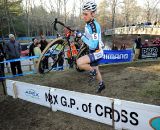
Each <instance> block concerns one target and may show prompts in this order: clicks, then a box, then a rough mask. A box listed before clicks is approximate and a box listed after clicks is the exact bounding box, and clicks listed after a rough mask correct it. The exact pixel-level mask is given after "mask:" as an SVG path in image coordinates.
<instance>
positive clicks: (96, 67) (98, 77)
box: [93, 66, 103, 83]
mask: <svg viewBox="0 0 160 130" xmlns="http://www.w3.org/2000/svg"><path fill="white" fill-rule="evenodd" d="M93 69H95V70H96V72H97V75H96V78H97V80H98V82H99V83H101V82H103V80H102V75H101V73H100V71H99V67H98V66H95V67H93Z"/></svg>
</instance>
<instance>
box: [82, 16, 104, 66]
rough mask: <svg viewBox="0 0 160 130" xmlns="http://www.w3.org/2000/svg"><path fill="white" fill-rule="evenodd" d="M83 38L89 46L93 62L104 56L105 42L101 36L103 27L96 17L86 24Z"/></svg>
mask: <svg viewBox="0 0 160 130" xmlns="http://www.w3.org/2000/svg"><path fill="white" fill-rule="evenodd" d="M81 39H82V41H83V42H84V43H85V44H87V45H88V47H89V50H90V54H89V57H90V60H91V63H92V62H95V61H97V60H99V59H101V58H102V57H103V49H102V47H103V46H104V44H103V42H102V37H101V27H100V25H99V23H98V22H97V21H96V20H95V19H94V20H92V21H91V22H89V23H87V24H86V26H85V34H84V35H83V36H82V38H81Z"/></svg>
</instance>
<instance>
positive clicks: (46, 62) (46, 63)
mask: <svg viewBox="0 0 160 130" xmlns="http://www.w3.org/2000/svg"><path fill="white" fill-rule="evenodd" d="M40 44H41V47H40V49H41V52H43V51H44V49H45V48H46V46H47V45H48V42H47V41H46V38H45V37H44V36H41V41H40ZM43 68H44V69H48V56H45V58H44V60H43Z"/></svg>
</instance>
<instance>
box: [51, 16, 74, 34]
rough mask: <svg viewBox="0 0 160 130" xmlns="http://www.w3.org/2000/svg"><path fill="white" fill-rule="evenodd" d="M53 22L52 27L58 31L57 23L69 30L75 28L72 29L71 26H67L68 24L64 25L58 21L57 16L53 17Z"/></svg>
mask: <svg viewBox="0 0 160 130" xmlns="http://www.w3.org/2000/svg"><path fill="white" fill-rule="evenodd" d="M53 23H54V29H55V30H56V31H58V29H57V23H58V24H60V25H62V26H63V27H65V28H67V29H68V30H70V31H72V32H74V31H75V30H72V29H71V28H69V27H68V26H66V25H65V24H64V23H62V22H60V21H58V19H57V18H55V21H54V22H53ZM53 23H52V24H53Z"/></svg>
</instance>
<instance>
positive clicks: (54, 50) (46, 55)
mask: <svg viewBox="0 0 160 130" xmlns="http://www.w3.org/2000/svg"><path fill="white" fill-rule="evenodd" d="M53 24H54V29H55V31H56V32H57V35H58V36H59V37H58V38H56V39H55V40H53V41H52V42H51V43H50V44H48V46H47V47H46V48H45V50H44V51H43V52H42V55H41V57H40V59H39V61H38V64H37V66H38V71H39V73H41V74H43V73H48V72H50V71H51V70H53V69H54V68H55V66H56V65H57V63H58V62H59V61H60V60H61V58H62V55H63V54H65V49H66V48H69V50H70V55H71V62H72V64H73V65H74V66H75V68H76V70H77V71H79V72H82V71H83V70H81V69H79V68H78V66H77V64H76V60H77V59H78V58H80V57H82V56H84V55H87V54H89V49H88V47H87V45H86V44H84V43H83V42H81V43H79V42H77V43H76V44H78V45H79V46H80V49H79V50H78V54H77V55H76V57H75V58H74V56H73V52H72V48H71V43H70V41H69V38H67V37H66V36H63V35H60V33H59V32H58V29H57V24H60V25H61V26H63V27H64V28H67V29H68V30H70V31H71V32H72V33H74V32H75V30H72V29H71V28H70V27H68V26H66V25H65V24H64V23H62V22H60V21H58V20H57V19H55V21H54V22H53ZM46 59H47V60H48V59H49V60H50V62H51V65H49V66H48V67H47V68H46V67H44V66H45V65H44V64H45V62H46Z"/></svg>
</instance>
